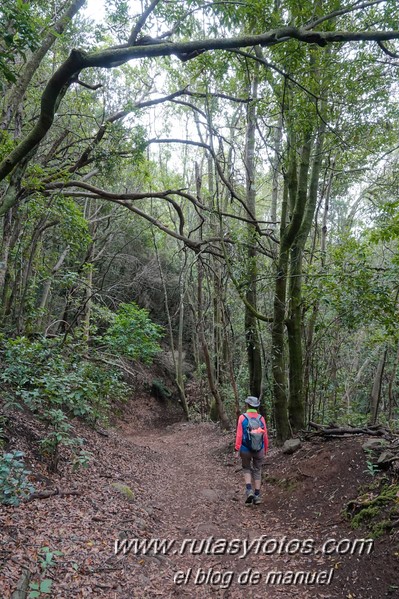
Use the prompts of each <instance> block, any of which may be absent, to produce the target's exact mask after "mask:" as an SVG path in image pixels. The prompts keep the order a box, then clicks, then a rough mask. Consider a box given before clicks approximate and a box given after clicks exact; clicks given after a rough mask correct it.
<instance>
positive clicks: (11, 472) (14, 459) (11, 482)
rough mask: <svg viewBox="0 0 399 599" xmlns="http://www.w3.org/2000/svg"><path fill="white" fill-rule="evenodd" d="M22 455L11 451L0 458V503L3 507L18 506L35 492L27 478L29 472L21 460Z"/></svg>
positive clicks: (20, 452)
mask: <svg viewBox="0 0 399 599" xmlns="http://www.w3.org/2000/svg"><path fill="white" fill-rule="evenodd" d="M24 455H25V454H24V453H23V452H22V451H13V452H10V453H4V454H3V457H2V458H0V503H2V504H4V505H19V503H20V501H21V499H26V498H27V497H29V495H30V494H31V493H33V492H34V490H35V489H34V487H33V485H32V484H31V483H30V482H29V480H28V478H27V477H28V475H29V474H30V471H29V470H26V469H25V464H24V462H23V460H22V459H21V458H23V457H24Z"/></svg>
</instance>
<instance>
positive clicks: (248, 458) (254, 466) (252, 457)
mask: <svg viewBox="0 0 399 599" xmlns="http://www.w3.org/2000/svg"><path fill="white" fill-rule="evenodd" d="M264 457H265V455H264V451H263V449H261V450H260V451H240V458H241V463H242V471H243V472H244V473H251V474H252V476H253V478H254V480H260V479H261V475H262V464H263V461H264Z"/></svg>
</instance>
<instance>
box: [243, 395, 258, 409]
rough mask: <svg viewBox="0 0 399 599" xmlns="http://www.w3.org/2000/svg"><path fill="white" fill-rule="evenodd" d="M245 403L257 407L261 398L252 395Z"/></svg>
mask: <svg viewBox="0 0 399 599" xmlns="http://www.w3.org/2000/svg"><path fill="white" fill-rule="evenodd" d="M245 403H247V404H248V405H249V406H252V407H253V408H257V407H258V406H259V405H260V401H259V399H258V398H257V397H253V396H252V395H250V396H249V397H247V399H246V400H245Z"/></svg>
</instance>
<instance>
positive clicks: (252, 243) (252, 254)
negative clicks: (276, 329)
mask: <svg viewBox="0 0 399 599" xmlns="http://www.w3.org/2000/svg"><path fill="white" fill-rule="evenodd" d="M258 70H259V69H258V63H256V66H255V73H254V79H253V82H252V94H251V95H252V100H253V101H252V102H251V103H250V104H249V105H248V113H247V132H246V144H245V146H246V147H245V170H246V196H247V197H246V201H247V208H248V211H249V213H250V214H251V215H252V218H253V219H255V218H256V188H255V127H256V104H255V102H256V100H257V97H258ZM247 230H248V253H247V274H246V276H247V290H246V294H245V297H246V300H247V302H248V303H249V304H250V305H251V306H252V307H253V308H254V309H255V310H257V263H256V237H257V233H256V228H255V226H254V225H252V224H250V223H248V226H247ZM245 337H246V344H247V357H248V371H249V391H250V395H253V396H255V397H259V398H260V397H261V395H262V357H261V345H260V339H259V331H258V321H257V318H256V316H255V315H254V313H253V311H252V310H250V309H249V307H248V306H247V304H245Z"/></svg>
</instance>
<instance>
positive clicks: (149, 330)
mask: <svg viewBox="0 0 399 599" xmlns="http://www.w3.org/2000/svg"><path fill="white" fill-rule="evenodd" d="M162 330H163V329H162V327H160V326H159V325H157V324H155V323H154V322H152V320H151V319H150V317H149V316H148V311H147V310H145V309H144V308H139V307H138V306H137V304H135V303H134V302H132V303H130V304H121V305H120V306H119V310H118V312H117V313H116V314H115V315H114V322H113V323H112V324H111V325H110V327H109V328H108V330H107V333H106V334H105V335H104V337H103V341H104V342H105V344H106V346H107V347H108V348H109V349H110V350H111V351H113V352H115V353H117V354H122V355H123V356H126V357H127V358H131V359H133V360H140V361H142V362H144V363H145V364H150V363H151V362H152V360H153V359H154V357H155V356H156V354H157V353H158V352H160V351H161V348H160V346H159V343H158V342H159V341H160V339H161V337H162Z"/></svg>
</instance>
